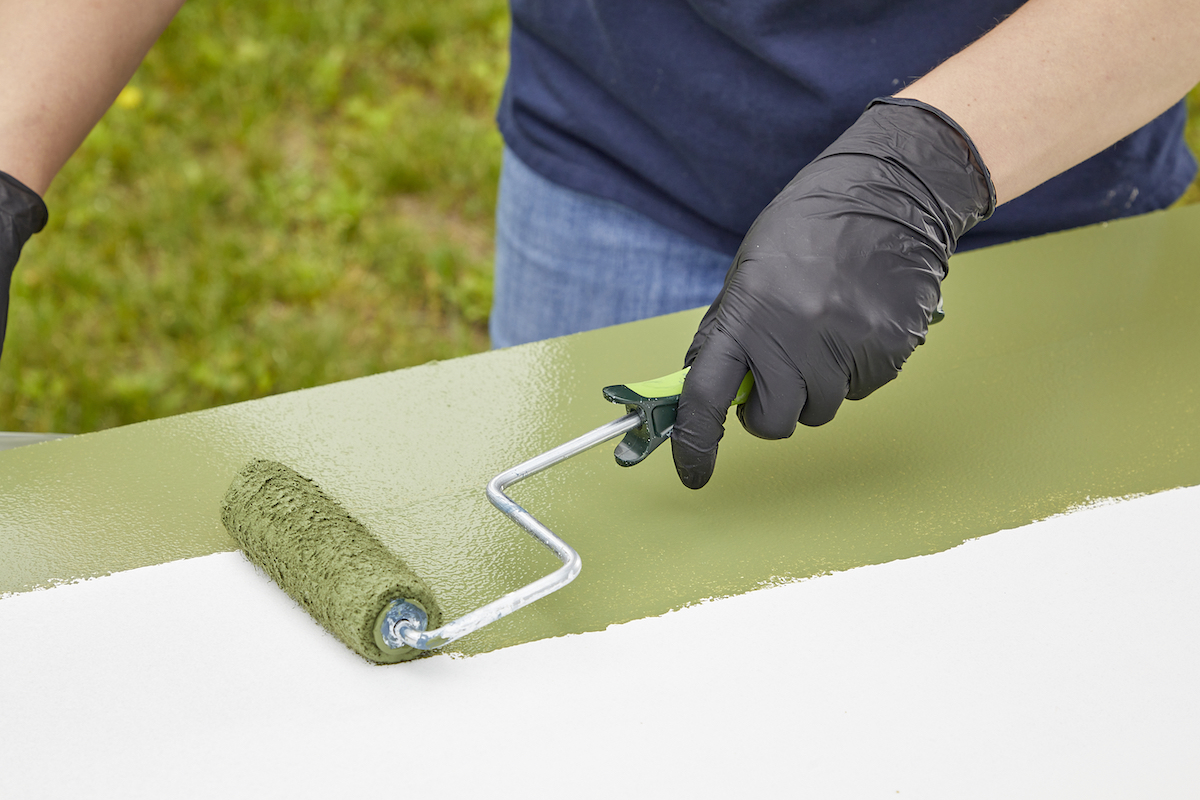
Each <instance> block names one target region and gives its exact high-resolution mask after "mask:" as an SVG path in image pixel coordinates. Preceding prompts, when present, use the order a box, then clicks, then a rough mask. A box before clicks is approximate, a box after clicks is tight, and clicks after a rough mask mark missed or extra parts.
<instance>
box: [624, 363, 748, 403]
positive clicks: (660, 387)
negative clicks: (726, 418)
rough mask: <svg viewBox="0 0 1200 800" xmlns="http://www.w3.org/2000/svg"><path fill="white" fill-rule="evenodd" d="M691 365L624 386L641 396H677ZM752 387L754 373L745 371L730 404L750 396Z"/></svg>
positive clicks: (743, 400)
mask: <svg viewBox="0 0 1200 800" xmlns="http://www.w3.org/2000/svg"><path fill="white" fill-rule="evenodd" d="M691 370H692V368H691V367H684V368H683V369H681V370H679V372H672V373H671V374H670V375H664V376H662V377H661V378H653V379H651V380H648V381H642V382H640V383H627V384H625V386H626V388H628V389H631V390H632V391H635V392H637V393H638V394H640V395H641V396H642V397H661V398H666V397H675V398H678V397H679V395H680V394H681V393H682V392H683V379H684V378H685V377H687V374H688V373H689V372H691ZM753 388H754V374H753V373H751V372H747V373H746V377H745V378H742V385H741V386H739V387H738V390H737V394H736V395H734V397H733V402H732V403H730V405H731V406H740V405H741V404H742V403H744V402H746V400H748V399H749V398H750V390H751V389H753Z"/></svg>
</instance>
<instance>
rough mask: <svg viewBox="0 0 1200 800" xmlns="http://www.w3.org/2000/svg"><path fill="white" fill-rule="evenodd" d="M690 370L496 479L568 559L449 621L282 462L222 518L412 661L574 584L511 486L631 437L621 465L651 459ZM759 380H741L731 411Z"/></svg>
mask: <svg viewBox="0 0 1200 800" xmlns="http://www.w3.org/2000/svg"><path fill="white" fill-rule="evenodd" d="M686 374H687V370H686V369H685V370H682V371H680V372H677V373H674V374H672V375H668V376H666V377H663V378H658V379H655V380H651V381H644V382H641V383H633V384H628V385H617V386H609V387H606V388H605V389H604V390H603V393H604V397H605V398H606V399H607V400H609V401H610V402H613V403H618V404H621V405H624V406H625V410H626V413H625V415H624V416H622V417H620V418H618V419H616V420H613V421H612V422H610V423H608V424H607V425H602V426H601V427H599V428H596V429H595V430H594V431H590V432H589V433H585V434H584V435H582V436H580V437H578V438H576V439H572V440H571V441H569V442H567V443H565V444H562V445H559V446H558V447H556V448H554V449H553V450H550V451H547V452H545V453H542V454H541V455H539V456H536V457H534V458H531V459H530V460H528V461H525V462H523V463H521V464H518V465H517V466H515V467H512V468H511V469H508V470H505V471H504V472H502V473H500V474H499V475H497V476H496V477H495V478H493V479H492V480H491V481H490V482H488V485H487V488H486V493H487V497H488V499H489V500H490V501H491V502H492V504H493V505H494V506H496V508H498V509H499V510H500V511H502V512H503V513H504V514H505V515H507V516H508V517H509V518H510V519H512V520H513V522H515V523H517V525H519V526H521V527H522V528H524V529H525V530H526V531H527V532H528V533H529V534H530V535H531V536H533V538H534V539H536V540H537V541H538V542H541V543H542V544H543V545H545V546H546V547H547V548H549V550H550V551H551V552H552V553H554V555H555V556H557V557H558V559H559V560H560V561H561V562H562V566H561V567H559V568H558V569H557V570H555V571H554V572H552V573H550V574H549V575H546V576H544V577H542V578H540V579H538V580H536V581H534V582H533V583H530V584H529V585H527V586H524V587H522V588H520V589H517V590H516V591H513V592H509V593H508V594H506V595H504V596H502V597H499V598H497V599H496V600H493V601H492V602H490V603H488V604H487V605H484V606H482V607H480V608H477V609H475V610H474V611H470V612H468V613H466V614H464V615H463V616H461V617H459V618H458V619H455V620H452V621H450V622H447V623H444V624H443V622H442V612H441V610H440V609H439V607H438V604H437V600H436V599H435V598H434V596H433V593H432V592H431V591H430V588H429V585H428V584H427V583H426V582H425V581H424V580H422V579H421V578H420V577H419V576H418V575H417V574H416V573H415V572H413V570H412V569H411V568H410V567H409V566H408V564H406V563H405V562H404V560H403V559H402V558H400V556H398V555H397V554H396V553H394V552H393V551H391V550H390V549H388V548H387V547H386V546H384V545H383V543H382V542H380V541H379V540H378V539H377V538H375V537H374V536H373V535H372V534H371V532H370V531H368V530H367V529H366V527H365V526H363V524H362V523H361V522H359V521H358V520H356V519H354V517H353V516H351V514H350V513H349V512H348V511H346V509H345V508H343V507H342V506H341V505H340V504H339V503H338V502H337V501H336V500H334V499H333V498H332V497H330V496H329V495H327V494H326V493H325V492H324V491H322V490H321V489H320V487H318V486H317V485H316V484H315V483H313V482H312V481H310V480H309V479H307V478H305V477H304V476H302V475H300V474H299V473H297V472H295V471H294V470H292V469H291V468H289V467H287V466H285V465H283V464H280V463H278V462H274V461H253V462H251V463H250V464H247V465H246V466H245V467H244V468H243V469H242V470H241V471H240V472H239V473H238V474H237V476H236V477H235V478H234V480H233V483H232V484H230V486H229V490H228V491H227V492H226V494H225V499H224V502H223V504H222V508H221V520H222V522H224V523H225V528H226V529H227V530H228V531H229V533H230V535H232V536H233V538H234V539H235V540H237V542H238V544H239V545H240V546H241V548H242V550H243V552H244V553H245V554H246V557H247V558H248V559H249V560H250V561H251V562H252V563H254V564H255V565H256V566H258V567H259V568H260V569H261V570H262V571H263V572H265V573H266V574H267V575H268V576H270V577H271V579H272V580H274V581H275V583H277V584H278V585H279V586H280V587H281V588H282V589H283V590H284V591H285V592H287V593H288V595H290V596H291V597H292V599H293V600H295V601H296V602H297V603H299V604H300V606H301V607H303V608H304V609H305V610H306V611H308V613H309V614H310V615H312V617H313V618H314V619H315V620H316V621H317V622H319V623H320V624H321V625H322V626H324V627H325V629H326V630H328V631H329V632H330V633H332V634H333V635H334V636H336V637H337V638H338V639H340V640H341V641H342V642H343V643H345V644H346V645H347V646H348V647H349V648H350V649H351V650H353V651H354V652H356V653H358V654H359V655H361V656H362V657H363V658H366V659H367V660H369V661H374V662H377V663H381V664H391V663H396V662H400V661H408V660H410V659H412V658H416V657H417V656H420V655H422V654H424V653H426V652H428V651H430V650H435V649H437V648H439V647H443V646H445V645H447V644H449V643H451V642H453V641H455V640H457V639H460V638H462V637H463V636H466V635H468V634H470V633H473V632H474V631H477V630H479V629H480V628H482V627H483V626H485V625H489V624H491V623H493V622H495V621H496V620H498V619H501V618H502V617H505V616H508V615H509V614H511V613H513V612H514V611H517V610H518V609H520V608H523V607H525V606H527V605H529V604H530V603H532V602H534V601H536V600H539V599H541V598H543V597H545V596H546V595H548V594H550V593H552V592H555V591H557V590H558V589H561V588H562V587H563V586H566V585H567V584H568V583H570V582H571V581H572V580H574V579H575V576H577V575H578V574H579V571H580V569H581V566H582V561H581V559H580V557H579V554H578V553H576V552H575V551H574V550H573V549H572V548H571V547H570V545H568V544H567V543H566V542H565V541H563V540H562V539H561V538H560V537H559V536H557V535H556V534H555V533H553V532H552V531H551V530H550V529H549V528H547V527H546V526H545V525H543V524H542V523H540V522H538V520H537V519H535V518H534V517H533V515H531V514H530V513H529V512H528V511H526V510H525V509H523V508H521V506H519V505H517V503H515V502H514V501H513V500H512V498H510V497H509V496H508V495H507V494H506V493H505V491H506V490H507V489H508V487H510V486H512V485H513V484H515V483H517V482H518V481H522V480H524V479H525V478H528V477H530V476H532V475H536V474H537V473H539V472H541V471H543V470H546V469H549V468H550V467H552V466H554V465H555V464H558V463H560V462H562V461H565V460H566V459H568V458H570V457H571V456H574V455H577V454H579V453H582V452H584V451H585V450H590V449H591V448H593V447H595V446H597V445H600V444H603V443H604V442H607V441H609V440H610V439H614V438H616V437H617V436H621V435H622V434H624V436H623V438H622V440H621V441H620V443H618V444H617V447H616V450H615V451H614V456H615V458H616V460H617V463H618V464H620V465H621V466H626V467H628V466H633V465H634V464H638V463H640V462H641V461H642V460H644V459H645V458H646V457H647V456H648V455H650V453H651V452H653V451H654V450H655V449H656V448H657V447H658V446H659V445H660V444H662V443H663V442H664V441H666V440H667V439H668V438H669V437H670V435H671V429H672V428H673V427H674V425H675V416H676V411H677V406H678V403H679V393H680V391H682V389H683V379H684V376H685V375H686ZM752 385H753V381H752V379H751V376H750V375H747V376H746V379H745V380H744V381H743V382H742V385H741V387H740V388H739V390H738V394H737V397H736V398H735V399H734V404H735V405H737V404H739V403H743V402H745V400H746V398H747V397H748V396H749V393H750V388H751V386H752Z"/></svg>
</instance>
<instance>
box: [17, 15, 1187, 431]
mask: <svg viewBox="0 0 1200 800" xmlns="http://www.w3.org/2000/svg"><path fill="white" fill-rule="evenodd" d="M507 35H508V15H507V9H506V5H505V2H504V0H441V2H427V1H420V2H418V1H416V0H395V1H394V2H390V3H378V2H361V0H337V1H336V2H334V1H333V0H308V2H297V3H287V4H285V3H277V2H268V1H267V0H245V1H244V2H240V3H232V2H217V1H216V0H209V2H193V3H190V4H187V5H185V6H184V9H183V11H182V12H181V13H180V15H179V17H178V18H177V19H176V20H175V21H174V22H173V23H172V25H171V27H170V28H169V29H168V31H167V33H166V34H165V35H164V36H163V38H162V39H161V40H160V42H159V43H158V44H157V45H156V46H155V47H154V49H153V50H152V51H151V53H150V55H149V57H148V58H147V60H146V62H145V64H144V65H143V66H142V68H141V69H140V70H139V71H138V73H137V75H136V76H135V77H134V79H133V81H132V82H131V84H130V87H129V88H128V89H127V90H126V92H125V93H124V94H123V95H122V98H121V99H120V101H119V102H118V103H117V105H116V106H114V107H113V109H112V110H111V111H110V112H109V113H108V115H107V116H106V117H105V118H104V120H103V121H102V122H101V123H100V125H99V126H98V127H97V128H96V130H95V131H94V132H93V133H92V135H91V136H90V137H89V138H88V140H87V142H86V143H85V144H84V146H83V147H82V149H81V150H80V151H79V153H78V154H77V155H76V156H75V157H74V158H73V159H72V160H71V162H70V163H69V164H68V165H67V167H66V169H65V170H64V171H63V173H62V174H61V175H60V176H59V177H58V179H57V180H56V181H55V184H54V186H53V187H52V188H51V190H50V192H49V194H48V196H47V198H46V200H47V203H48V205H49V207H50V212H51V213H50V224H49V226H48V228H47V230H46V231H45V232H44V233H42V234H40V235H38V236H35V237H34V238H33V240H31V242H30V244H29V245H28V246H27V248H26V251H25V254H24V256H23V257H22V260H21V265H20V266H19V267H18V269H17V273H16V276H15V278H14V285H13V302H12V309H11V312H10V315H11V316H10V321H9V339H8V344H7V345H6V351H5V353H4V358H3V360H2V361H0V430H24V431H62V432H80V431H90V430H98V429H101V428H106V427H111V426H114V425H121V424H125V423H129V422H136V421H138V420H143V419H150V418H154V417H160V416H165V415H169V414H176V413H180V412H183V411H190V410H194V409H200V408H207V407H210V406H214V405H219V404H223V403H230V402H235V401H238V400H245V399H249V398H253V397H261V396H264V395H268V394H273V393H276V392H282V391H287V390H290V389H298V388H302V387H306V386H314V385H318V384H322V383H328V382H331V381H336V380H343V379H346V378H351V377H356V376H359V375H367V374H371V373H376V372H380V371H384V370H390V369H397V368H400V367H404V366H410V365H413V364H419V363H423V362H425V361H428V360H430V359H435V358H450V357H453V356H457V355H462V354H465V353H469V352H474V351H478V350H482V349H484V348H485V347H486V346H487V336H486V330H485V326H486V316H487V312H488V307H489V305H490V302H491V241H492V233H493V232H492V213H493V210H494V205H495V186H496V179H497V175H498V168H499V158H500V148H501V143H500V137H499V135H498V134H497V133H496V131H495V126H494V123H493V120H492V116H493V112H494V108H495V105H496V102H497V100H498V97H499V93H500V90H501V87H502V85H503V79H504V73H505V68H506V58H507V55H506V51H505V46H506V41H507ZM1191 101H1192V104H1191V108H1192V118H1193V123H1194V124H1193V125H1192V126H1191V129H1190V132H1189V136H1190V137H1191V142H1192V145H1193V147H1195V148H1196V150H1197V151H1198V152H1200V90H1198V91H1195V92H1193V93H1192V96H1191ZM1187 199H1188V200H1190V201H1193V202H1195V201H1200V187H1197V186H1193V187H1192V190H1191V192H1190V193H1189V195H1188V198H1187Z"/></svg>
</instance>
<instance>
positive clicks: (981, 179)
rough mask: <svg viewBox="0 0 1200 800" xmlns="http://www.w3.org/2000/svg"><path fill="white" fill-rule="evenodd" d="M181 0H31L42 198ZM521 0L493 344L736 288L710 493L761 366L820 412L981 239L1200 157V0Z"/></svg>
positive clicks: (805, 419) (887, 372)
mask: <svg viewBox="0 0 1200 800" xmlns="http://www.w3.org/2000/svg"><path fill="white" fill-rule="evenodd" d="M10 5H13V6H15V5H16V4H15V3H11V4H10ZM76 5H77V6H78V9H76V10H77V11H78V12H79V14H78V15H75V14H74V13H72V14H70V15H64V14H63V9H62V6H72V7H75V6H76ZM176 6H177V2H176V0H154V1H153V2H148V3H140V4H137V5H136V6H135V5H134V4H133V3H130V2H129V0H118V1H117V2H113V3H111V4H108V5H107V6H106V7H105V8H101V9H95V8H90V7H88V6H87V4H85V3H78V2H75V1H74V0H65V2H62V3H59V4H54V5H53V7H52V8H51V9H48V10H47V9H46V8H45V6H44V5H42V4H36V3H24V4H21V14H20V16H21V17H22V20H23V22H22V23H21V24H19V25H10V24H6V25H5V27H4V30H3V32H0V69H3V70H4V74H6V75H9V76H16V78H17V80H15V81H14V80H11V79H10V81H9V82H8V83H9V86H8V88H7V89H5V90H2V91H0V108H4V109H6V119H5V122H4V124H3V125H2V126H0V169H2V170H4V171H6V172H7V173H8V174H9V175H10V176H11V177H12V178H13V179H15V180H16V181H19V182H21V183H23V185H24V186H25V187H27V188H28V189H30V190H32V191H33V192H34V193H35V194H40V193H41V192H42V191H44V189H45V187H46V186H48V184H49V180H50V179H51V178H52V177H53V175H54V173H55V172H56V171H57V169H58V168H59V167H60V166H61V164H62V162H63V161H65V159H66V157H67V156H69V154H70V152H71V151H73V149H74V148H75V146H77V145H78V143H79V141H81V140H82V138H83V136H84V135H86V132H87V130H88V129H90V127H91V125H92V124H94V123H95V121H96V119H98V118H99V115H100V114H101V113H103V107H106V105H107V104H106V103H103V104H100V103H95V102H90V101H89V102H85V103H75V104H74V105H73V104H72V102H73V101H77V100H78V99H79V98H102V99H107V100H108V102H111V99H112V98H113V97H115V95H116V93H117V92H118V91H119V89H120V87H121V86H122V85H123V84H124V82H125V81H126V80H128V78H129V76H130V75H131V74H132V72H133V69H134V68H136V64H137V62H138V61H139V60H140V58H141V57H142V55H143V54H144V53H145V50H146V49H148V47H149V45H150V43H152V42H153V40H154V38H155V37H156V36H157V33H158V32H159V31H161V29H162V27H163V26H165V24H166V21H167V20H169V18H170V16H171V14H173V13H174V9H175V7H176ZM511 6H512V12H513V32H512V40H511V42H512V43H511V51H512V59H511V68H510V75H509V80H508V82H507V84H506V88H505V93H504V96H503V99H502V101H501V105H500V110H499V114H498V119H499V123H500V127H501V132H502V133H503V135H504V138H505V142H506V145H507V150H506V153H505V164H504V168H503V175H502V180H501V191H500V199H499V203H498V209H497V255H496V287H495V298H496V300H495V307H494V309H493V315H492V319H491V322H490V329H491V332H492V335H493V344H494V345H495V346H507V345H511V344H516V343H519V342H521V341H529V340H532V339H535V338H543V337H545V336H550V335H558V334H562V333H569V332H573V331H574V330H581V329H586V328H589V327H596V326H598V325H604V324H612V323H615V322H621V321H626V320H627V319H634V318H638V317H640V316H648V315H651V314H657V313H665V312H667V311H673V310H678V309H680V308H687V307H694V306H698V305H704V304H709V303H711V305H710V307H709V310H708V312H707V313H706V314H705V315H704V318H703V319H702V321H701V323H700V326H699V328H698V330H697V333H696V336H695V338H694V339H693V342H692V344H691V347H690V348H689V349H688V351H687V354H686V356H685V359H684V360H685V363H686V364H688V365H690V366H691V372H690V373H689V375H688V378H687V380H686V382H685V385H684V389H683V395H682V396H681V398H680V403H679V417H678V421H677V423H676V428H675V432H674V434H673V436H672V449H673V453H674V458H675V463H676V468H677V470H678V472H679V475H680V479H681V480H682V482H683V483H684V484H685V485H687V486H690V487H692V488H699V487H700V486H703V485H704V484H705V483H706V482H707V481H708V480H709V478H710V476H711V475H712V472H713V469H714V466H715V463H716V454H717V448H718V444H719V441H720V439H721V436H722V434H723V430H724V423H725V418H726V413H727V409H728V407H729V401H730V400H731V399H732V397H733V395H734V392H735V391H736V388H737V386H738V385H739V384H740V382H741V380H742V378H743V377H744V376H745V374H746V373H747V372H750V373H752V374H753V376H754V381H755V387H754V390H753V392H752V394H751V397H750V399H749V401H748V402H747V403H745V404H744V405H742V406H740V407H739V412H738V415H739V418H740V420H741V422H742V424H743V426H744V427H745V428H746V429H747V430H748V431H750V432H751V433H752V434H755V435H757V436H761V437H764V438H769V439H775V438H783V437H786V436H789V435H791V433H792V432H793V431H794V429H795V427H796V425H797V423H798V422H799V423H803V424H806V425H820V424H824V423H826V422H828V421H830V420H831V419H832V418H833V417H834V415H835V414H836V412H837V410H838V408H839V407H840V404H841V402H842V401H843V400H845V399H847V398H849V399H859V398H862V397H866V396H867V395H869V394H870V393H871V392H873V391H874V390H875V389H877V388H879V387H880V386H881V385H883V384H884V383H886V382H888V381H889V380H891V379H892V378H894V377H895V376H896V375H897V374H898V372H899V370H900V368H901V366H902V365H903V363H904V362H905V360H906V359H907V358H908V357H909V355H910V354H911V353H912V352H913V350H914V349H915V348H916V347H917V346H918V345H919V344H920V343H921V342H923V341H924V338H925V336H926V333H927V329H928V326H929V324H930V322H931V321H932V320H933V319H934V318H935V315H936V314H937V313H938V306H939V303H940V284H941V281H942V280H943V279H944V278H945V277H946V274H947V269H948V259H949V257H950V255H951V254H953V253H954V252H955V251H956V249H958V248H959V246H960V244H961V245H962V246H963V247H967V246H972V245H975V246H978V245H981V244H988V243H994V242H999V241H1006V240H1009V239H1012V238H1019V237H1021V236H1027V235H1033V234H1036V233H1041V232H1045V231H1049V230H1055V229H1059V228H1065V227H1072V226H1074V225H1078V224H1084V223H1086V222H1093V221H1099V220H1101V219H1108V218H1112V217H1116V216H1122V215H1125V214H1130V213H1139V212H1142V211H1147V210H1151V209H1154V208H1161V207H1163V206H1165V205H1167V204H1169V203H1170V202H1171V201H1173V200H1174V199H1175V198H1176V197H1178V195H1179V194H1180V193H1182V191H1183V190H1184V188H1185V187H1186V186H1187V185H1188V183H1189V182H1190V181H1191V179H1192V177H1193V175H1194V173H1195V170H1196V165H1195V162H1194V159H1192V158H1191V156H1190V155H1189V154H1188V151H1187V149H1186V147H1185V145H1184V143H1183V141H1182V138H1181V129H1182V121H1183V110H1182V107H1181V106H1180V105H1179V100H1180V98H1181V97H1183V96H1184V95H1185V94H1186V93H1187V91H1188V90H1189V89H1190V88H1191V87H1192V86H1194V85H1195V84H1196V83H1197V81H1198V80H1200V48H1196V47H1195V46H1194V43H1195V42H1196V41H1197V39H1198V36H1197V35H1198V34H1200V0H1183V1H1182V2H1167V0H1147V1H1146V2H1143V3H1139V4H1129V3H1125V2H1123V1H1122V0H1029V2H1026V3H1022V2H1020V0H987V2H980V3H975V4H955V3H950V2H947V1H946V0H903V1H898V2H892V3H883V2H878V1H877V0H861V1H859V2H850V3H846V2H834V0H810V1H809V2H788V0H745V2H742V3H738V4H729V3H725V2H720V0H661V1H660V2H654V3H638V2H634V0H607V2H605V3H600V4H596V3H583V2H574V1H573V0H512V2H511ZM89 15H90V16H89ZM6 16H7V15H6ZM64 19H69V21H67V22H64V21H63V20H64ZM113 20H119V21H120V22H119V23H117V24H115V27H116V28H120V30H113V27H114V23H113ZM131 21H132V22H133V23H135V24H130V22H131ZM81 31H83V32H82V33H81ZM97 32H98V33H97ZM73 37H74V38H73ZM31 43H36V44H31ZM14 47H15V50H14V49H13V48H14ZM114 53H116V55H113V54H114ZM68 56H69V57H68ZM81 64H86V65H88V66H87V68H83V67H81V66H80V65H81ZM96 65H99V67H100V68H98V69H97V68H96ZM89 70H90V71H89ZM917 76H920V77H919V78H918V77H917ZM22 77H24V79H25V80H24V81H23V82H22V81H21V80H20V79H21V78H22ZM35 78H36V80H35ZM914 78H916V79H915V80H914ZM35 85H36V86H37V87H38V90H37V91H34V90H33V89H30V88H29V87H32V86H35ZM14 86H15V87H16V88H13V87H14ZM22 87H24V88H22ZM45 87H54V88H53V91H51V92H49V93H48V95H49V96H47V93H46V92H45ZM64 87H65V88H64ZM864 107H865V109H866V110H865V111H864V110H863V109H864ZM1055 176H1058V177H1055ZM10 196H11V190H10V193H9V195H6V197H10ZM9 202H10V201H9V200H8V199H5V200H4V203H5V204H6V205H5V208H8V205H7V204H8V203H9ZM26 202H29V203H32V199H30V198H28V197H27V196H26ZM39 202H40V201H39ZM35 205H36V204H35ZM18 211H19V209H18ZM16 218H17V217H16V216H10V219H14V220H15V219H16ZM33 218H34V219H33V224H32V225H28V224H27V225H26V226H25V228H24V229H20V230H18V226H16V224H15V223H10V222H5V223H4V226H7V227H6V228H5V229H6V230H7V229H11V230H13V231H16V233H11V234H8V239H6V240H0V247H3V248H5V249H6V255H4V256H3V257H2V258H3V260H2V261H0V268H3V267H4V265H5V264H10V262H11V263H15V258H16V252H17V251H19V246H20V242H19V241H18V240H19V239H20V236H21V234H23V232H24V230H31V229H32V227H36V218H37V214H36V213H34V214H33ZM731 261H732V266H730V262H731ZM8 268H9V269H11V266H9V267H8ZM0 277H4V278H7V275H3V276H0ZM714 298H715V299H714Z"/></svg>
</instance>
